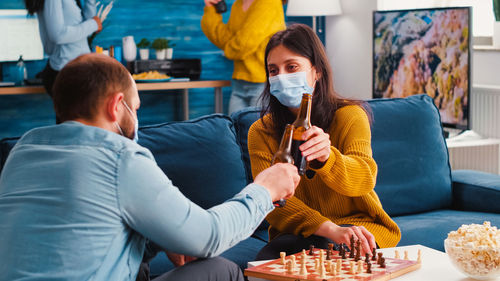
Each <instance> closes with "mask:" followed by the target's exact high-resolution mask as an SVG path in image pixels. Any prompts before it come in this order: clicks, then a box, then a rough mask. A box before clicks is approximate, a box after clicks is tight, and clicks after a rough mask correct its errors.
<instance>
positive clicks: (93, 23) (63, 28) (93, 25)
mask: <svg viewBox="0 0 500 281" xmlns="http://www.w3.org/2000/svg"><path fill="white" fill-rule="evenodd" d="M62 1H63V0H50V1H45V4H44V8H43V14H44V21H45V26H46V27H47V35H48V36H49V38H50V40H51V41H53V42H54V43H55V44H66V43H71V42H76V41H79V40H82V39H84V38H87V37H88V36H89V35H91V34H92V33H93V32H94V31H98V29H99V26H100V24H99V23H100V20H98V19H94V18H92V19H89V20H86V21H84V22H82V23H80V24H77V25H67V24H66V23H65V21H64V14H63V7H62Z"/></svg>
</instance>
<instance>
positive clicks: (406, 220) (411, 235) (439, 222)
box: [393, 210, 500, 251]
mask: <svg viewBox="0 0 500 281" xmlns="http://www.w3.org/2000/svg"><path fill="white" fill-rule="evenodd" d="M393 219H394V221H395V222H396V223H397V224H398V226H399V228H400V229H401V241H399V244H398V246H406V245H414V244H421V245H424V246H427V247H430V248H433V249H436V250H439V251H444V245H443V242H444V239H446V237H448V232H450V231H452V230H457V229H458V228H459V227H460V226H461V225H462V224H471V223H477V224H482V223H483V222H484V221H490V222H491V225H495V226H499V225H500V215H498V214H492V213H480V212H467V211H455V210H438V211H432V212H427V213H422V214H416V215H407V216H399V217H393Z"/></svg>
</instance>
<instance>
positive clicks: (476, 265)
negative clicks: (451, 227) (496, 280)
mask: <svg viewBox="0 0 500 281" xmlns="http://www.w3.org/2000/svg"><path fill="white" fill-rule="evenodd" d="M445 248H446V253H448V255H449V256H450V258H451V260H452V262H453V263H454V264H455V265H456V266H457V267H458V268H459V269H461V270H463V271H464V273H466V274H467V275H470V276H472V277H474V276H475V277H485V276H487V275H489V274H490V273H493V274H495V273H498V272H500V230H499V229H497V227H495V226H491V224H490V222H489V221H485V222H484V223H483V224H482V225H480V224H470V225H462V226H461V227H460V228H459V229H458V230H457V231H451V232H450V233H448V238H447V239H446V240H445Z"/></svg>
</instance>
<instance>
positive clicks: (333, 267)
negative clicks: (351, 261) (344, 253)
mask: <svg viewBox="0 0 500 281" xmlns="http://www.w3.org/2000/svg"><path fill="white" fill-rule="evenodd" d="M336 267H337V266H336V265H335V263H333V262H332V263H330V274H331V275H333V276H335V275H337V268H336Z"/></svg>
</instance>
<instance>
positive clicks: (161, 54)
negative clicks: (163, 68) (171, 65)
mask: <svg viewBox="0 0 500 281" xmlns="http://www.w3.org/2000/svg"><path fill="white" fill-rule="evenodd" d="M166 51H167V50H166V49H161V50H156V59H157V60H164V59H165V55H166V53H167V52H166Z"/></svg>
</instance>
